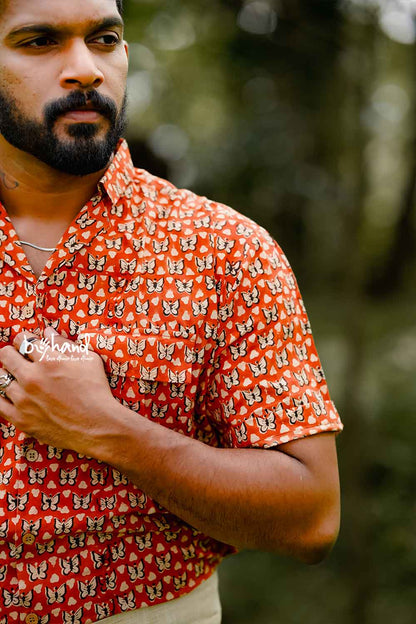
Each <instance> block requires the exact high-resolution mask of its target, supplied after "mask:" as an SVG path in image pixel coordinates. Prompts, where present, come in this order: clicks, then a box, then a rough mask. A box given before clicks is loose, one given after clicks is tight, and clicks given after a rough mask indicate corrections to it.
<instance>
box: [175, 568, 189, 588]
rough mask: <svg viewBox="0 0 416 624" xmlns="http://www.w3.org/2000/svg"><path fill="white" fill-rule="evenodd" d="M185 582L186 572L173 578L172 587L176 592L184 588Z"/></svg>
mask: <svg viewBox="0 0 416 624" xmlns="http://www.w3.org/2000/svg"><path fill="white" fill-rule="evenodd" d="M186 580H187V574H186V572H184V573H183V574H182V575H181V576H174V577H173V586H174V588H175V589H176V591H179V590H180V589H182V588H183V587H185V586H186Z"/></svg>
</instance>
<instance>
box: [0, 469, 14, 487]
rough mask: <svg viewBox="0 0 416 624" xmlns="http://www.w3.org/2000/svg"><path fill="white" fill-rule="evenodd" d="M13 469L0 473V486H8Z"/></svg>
mask: <svg viewBox="0 0 416 624" xmlns="http://www.w3.org/2000/svg"><path fill="white" fill-rule="evenodd" d="M12 474H13V468H10V469H9V470H6V471H5V472H0V485H9V483H10V479H11V478H12Z"/></svg>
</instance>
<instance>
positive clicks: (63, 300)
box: [58, 293, 78, 312]
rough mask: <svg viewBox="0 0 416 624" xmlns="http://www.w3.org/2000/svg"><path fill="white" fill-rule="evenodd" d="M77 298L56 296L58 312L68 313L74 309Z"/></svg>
mask: <svg viewBox="0 0 416 624" xmlns="http://www.w3.org/2000/svg"><path fill="white" fill-rule="evenodd" d="M77 300H78V297H64V295H61V293H59V294H58V310H61V311H62V310H67V311H68V312H70V311H71V310H73V309H74V307H75V304H76V302H77Z"/></svg>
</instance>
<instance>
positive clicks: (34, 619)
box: [25, 613, 39, 624]
mask: <svg viewBox="0 0 416 624" xmlns="http://www.w3.org/2000/svg"><path fill="white" fill-rule="evenodd" d="M25 622H26V624H38V622H39V617H38V616H37V615H36V613H29V614H28V615H27V616H26V618H25Z"/></svg>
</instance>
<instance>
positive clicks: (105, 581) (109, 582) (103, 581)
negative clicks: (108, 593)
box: [99, 570, 117, 591]
mask: <svg viewBox="0 0 416 624" xmlns="http://www.w3.org/2000/svg"><path fill="white" fill-rule="evenodd" d="M116 582H117V576H116V573H115V570H113V571H112V572H111V574H106V575H105V576H104V578H103V577H100V578H99V583H100V585H101V586H102V587H104V591H105V590H107V589H111V590H113V589H115V588H116Z"/></svg>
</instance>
